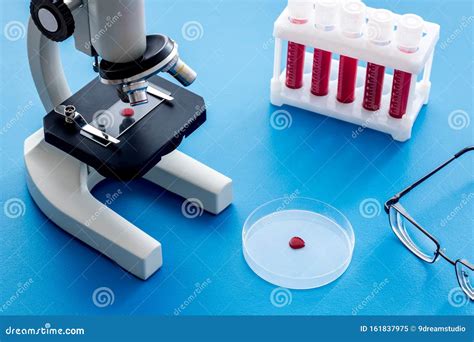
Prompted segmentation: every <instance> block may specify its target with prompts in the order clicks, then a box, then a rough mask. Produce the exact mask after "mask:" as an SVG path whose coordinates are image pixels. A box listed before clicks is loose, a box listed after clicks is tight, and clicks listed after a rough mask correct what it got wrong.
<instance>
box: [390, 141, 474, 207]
mask: <svg viewBox="0 0 474 342" xmlns="http://www.w3.org/2000/svg"><path fill="white" fill-rule="evenodd" d="M473 150H474V146H468V147H465V148H463V149H462V150H461V151H459V152H458V153H456V154H455V155H454V156H453V157H452V158H451V159H449V160H447V161H445V162H444V163H443V164H441V165H439V166H438V167H437V168H436V169H434V170H433V171H431V172H430V173H428V174H427V175H425V176H424V177H422V178H420V179H419V180H417V181H416V182H415V183H413V184H412V185H410V186H409V187H407V188H406V189H404V190H402V191H400V192H399V193H398V194H396V195H395V196H393V197H392V198H390V199H389V200H388V201H387V202H386V203H385V206H384V207H385V211H386V212H387V213H388V210H389V207H390V206H391V205H393V204H395V203H397V202H398V200H399V199H400V198H401V197H402V196H405V195H406V194H407V193H409V192H410V191H411V190H412V189H414V188H415V187H417V186H418V185H420V184H421V183H423V182H424V181H425V180H427V179H428V178H430V177H431V176H433V175H434V174H435V173H437V172H438V171H439V170H441V169H442V168H444V167H445V166H446V165H448V164H450V163H451V162H452V161H453V160H455V159H457V158H459V157H460V156H462V155H463V154H465V153H467V152H469V151H473Z"/></svg>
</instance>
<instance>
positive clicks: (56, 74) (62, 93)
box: [27, 18, 72, 113]
mask: <svg viewBox="0 0 474 342" xmlns="http://www.w3.org/2000/svg"><path fill="white" fill-rule="evenodd" d="M27 43H28V61H29V63H30V70H31V75H32V76H33V81H34V82H35V86H36V89H37V90H38V94H39V96H40V99H41V102H42V103H43V106H44V109H45V110H46V113H48V112H50V111H51V110H53V108H54V107H55V106H57V105H59V104H60V103H61V102H63V101H65V100H66V99H68V98H69V97H70V96H71V95H72V94H71V90H70V89H69V85H68V83H67V81H66V77H65V76H64V71H63V67H62V63H61V56H60V53H59V46H58V43H56V42H53V41H52V40H50V39H48V38H46V37H45V36H44V35H43V34H42V33H41V32H40V31H39V30H38V28H37V27H36V25H35V23H34V22H33V20H32V19H31V18H30V20H29V23H28V36H27Z"/></svg>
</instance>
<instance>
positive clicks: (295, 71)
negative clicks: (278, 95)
mask: <svg viewBox="0 0 474 342" xmlns="http://www.w3.org/2000/svg"><path fill="white" fill-rule="evenodd" d="M304 55H305V46H304V45H301V44H298V43H294V42H288V54H287V59H286V86H287V87H288V88H291V89H299V88H301V87H302V86H303V71H304Z"/></svg>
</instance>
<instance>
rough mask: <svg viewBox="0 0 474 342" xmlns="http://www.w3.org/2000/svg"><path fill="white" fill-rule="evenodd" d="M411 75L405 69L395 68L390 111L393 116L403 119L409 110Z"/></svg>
mask: <svg viewBox="0 0 474 342" xmlns="http://www.w3.org/2000/svg"><path fill="white" fill-rule="evenodd" d="M411 77H412V75H411V74H410V73H408V72H405V71H400V70H395V72H394V73H393V83H392V97H391V99H390V109H389V112H388V113H389V114H390V116H391V117H393V118H396V119H401V118H402V117H403V115H405V113H406V111H407V105H408V96H409V95H410V85H411Z"/></svg>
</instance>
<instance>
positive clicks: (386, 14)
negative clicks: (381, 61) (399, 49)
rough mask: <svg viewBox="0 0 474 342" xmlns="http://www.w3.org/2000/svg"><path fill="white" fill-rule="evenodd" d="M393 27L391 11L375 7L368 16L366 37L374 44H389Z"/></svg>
mask: <svg viewBox="0 0 474 342" xmlns="http://www.w3.org/2000/svg"><path fill="white" fill-rule="evenodd" d="M393 28H394V16H393V13H392V12H390V11H389V10H386V9H376V10H374V11H373V12H372V14H371V15H370V17H369V22H368V24H367V38H368V39H369V40H370V41H371V42H372V43H375V44H379V45H386V44H389V43H390V42H391V41H392V38H393V32H394V29H393Z"/></svg>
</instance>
